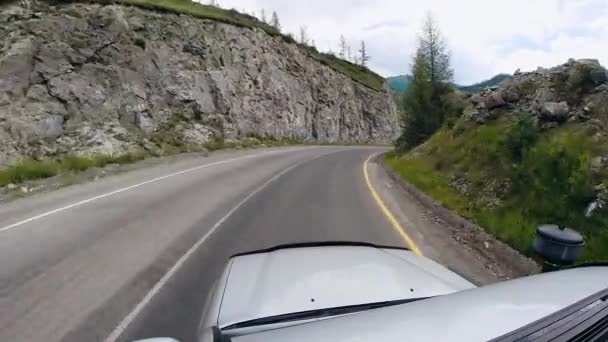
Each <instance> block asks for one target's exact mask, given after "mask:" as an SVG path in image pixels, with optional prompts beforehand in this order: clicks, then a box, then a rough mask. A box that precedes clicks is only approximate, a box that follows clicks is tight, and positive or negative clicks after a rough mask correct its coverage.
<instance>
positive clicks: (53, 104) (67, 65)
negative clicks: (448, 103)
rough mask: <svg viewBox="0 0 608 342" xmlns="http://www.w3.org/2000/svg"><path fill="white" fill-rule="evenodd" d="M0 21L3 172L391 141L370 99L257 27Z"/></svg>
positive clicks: (66, 9)
mask: <svg viewBox="0 0 608 342" xmlns="http://www.w3.org/2000/svg"><path fill="white" fill-rule="evenodd" d="M2 13H3V14H2V15H0V37H1V38H0V165H6V164H9V163H11V162H12V161H14V160H16V159H18V158H21V157H24V156H33V157H46V156H57V155H61V154H65V153H107V154H118V153H123V152H126V151H129V150H131V149H134V148H141V147H146V148H149V146H151V145H153V144H151V143H150V142H151V141H154V139H153V138H154V137H156V136H159V135H165V136H166V135H170V136H171V138H172V139H174V140H177V141H180V142H182V143H191V144H201V143H205V142H206V141H209V140H210V139H215V138H225V139H238V138H241V137H245V136H247V135H257V136H272V137H276V138H282V137H286V138H293V139H299V140H306V141H319V142H376V143H381V142H382V143H388V142H391V141H392V140H393V139H394V138H395V137H396V136H398V133H399V132H398V129H399V128H398V127H399V124H398V115H397V109H396V105H395V103H394V101H393V100H392V99H391V98H390V94H389V93H388V92H378V91H375V90H373V89H370V88H368V87H366V86H364V85H362V84H360V83H357V82H355V81H353V80H352V79H351V78H349V77H347V76H346V75H344V74H342V73H339V72H337V71H336V70H334V69H332V68H330V67H328V66H325V65H322V64H321V63H319V62H317V61H315V60H313V59H311V58H310V57H309V56H308V55H307V54H306V53H304V52H303V51H302V50H301V48H299V47H298V46H296V45H294V44H289V43H286V42H285V41H283V39H281V37H271V36H269V35H268V34H266V33H265V32H261V31H259V30H255V29H253V30H252V29H248V28H241V27H236V26H232V25H227V24H222V23H219V22H215V21H211V20H204V19H198V18H193V17H190V16H187V15H177V14H170V13H157V12H152V11H148V10H144V9H140V8H137V7H123V6H117V5H108V6H102V5H95V4H70V5H61V6H57V7H48V8H47V9H45V10H41V9H37V10H36V11H29V10H24V9H21V8H19V7H18V6H13V5H4V6H3V7H2Z"/></svg>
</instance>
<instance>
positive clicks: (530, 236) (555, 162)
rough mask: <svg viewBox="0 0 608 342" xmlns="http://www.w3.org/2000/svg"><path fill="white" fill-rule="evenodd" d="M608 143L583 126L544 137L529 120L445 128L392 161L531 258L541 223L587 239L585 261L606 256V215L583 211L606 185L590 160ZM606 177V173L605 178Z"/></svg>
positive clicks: (426, 189)
mask: <svg viewBox="0 0 608 342" xmlns="http://www.w3.org/2000/svg"><path fill="white" fill-rule="evenodd" d="M599 150H603V151H602V152H603V153H606V152H608V149H606V146H600V145H597V144H593V143H592V142H591V141H590V139H589V138H588V135H587V134H585V132H584V131H581V130H579V129H578V128H577V127H573V126H565V127H562V128H559V129H555V130H553V131H550V132H547V134H540V133H539V132H538V131H537V130H536V129H535V128H534V127H533V126H532V125H531V124H530V123H529V119H528V118H527V117H525V118H523V119H517V118H515V117H508V118H503V119H501V120H498V121H496V122H493V123H491V124H487V125H483V126H478V127H466V128H464V127H460V128H453V129H449V128H444V129H442V130H440V131H439V132H438V133H437V134H435V135H434V136H433V137H432V138H431V139H430V140H429V141H428V142H427V143H426V144H425V145H424V146H421V147H420V148H419V149H417V150H416V151H414V152H412V153H411V154H410V155H406V156H403V155H398V154H392V155H389V156H388V157H387V158H386V162H387V164H388V165H389V167H391V168H392V169H393V170H394V171H396V172H397V173H398V174H399V175H400V176H401V177H403V178H404V179H405V180H407V181H409V182H411V183H412V184H414V185H415V186H416V187H418V188H419V189H421V190H422V191H424V192H426V193H427V194H429V195H430V196H431V197H433V198H435V199H436V200H438V201H440V202H441V203H442V205H444V206H445V207H447V208H449V209H451V210H454V211H455V212H457V213H458V214H460V215H461V216H463V217H466V218H468V219H470V220H472V221H474V222H476V223H477V224H479V225H480V226H482V227H484V228H485V229H487V230H488V231H489V232H491V233H492V234H494V235H495V236H497V237H498V238H499V239H501V240H503V241H505V242H506V243H508V244H510V245H511V246H513V247H514V248H516V249H517V250H519V251H521V252H523V253H524V254H526V255H529V256H533V255H534V252H533V250H532V241H533V240H534V237H535V231H536V227H538V225H540V224H547V223H553V224H561V225H565V226H568V227H572V228H574V229H576V230H578V231H579V232H581V233H582V234H583V235H584V236H585V240H586V246H585V249H584V255H583V258H582V260H581V261H591V260H608V248H607V247H606V246H608V231H607V230H606V229H605V227H606V226H608V215H607V214H606V213H598V214H597V215H593V216H591V217H587V216H586V215H585V212H586V210H587V206H588V205H589V202H590V200H591V199H592V198H593V196H594V188H595V187H597V186H598V185H599V184H598V183H601V181H600V180H598V178H597V175H596V176H594V175H592V172H591V171H590V170H591V160H592V156H593V155H594V154H596V153H600V151H599ZM600 178H601V177H600Z"/></svg>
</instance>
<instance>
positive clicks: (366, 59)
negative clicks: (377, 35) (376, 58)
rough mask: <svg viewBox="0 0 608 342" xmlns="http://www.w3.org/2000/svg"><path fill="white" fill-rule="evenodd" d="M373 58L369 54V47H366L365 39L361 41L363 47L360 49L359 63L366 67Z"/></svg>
mask: <svg viewBox="0 0 608 342" xmlns="http://www.w3.org/2000/svg"><path fill="white" fill-rule="evenodd" d="M370 59H371V57H370V56H369V55H368V54H367V49H366V47H365V41H363V40H362V41H361V48H360V49H359V64H361V66H364V67H366V66H367V62H369V60H370Z"/></svg>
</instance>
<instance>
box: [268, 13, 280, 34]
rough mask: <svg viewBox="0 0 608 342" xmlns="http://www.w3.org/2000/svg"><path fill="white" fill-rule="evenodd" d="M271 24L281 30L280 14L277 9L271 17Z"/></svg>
mask: <svg viewBox="0 0 608 342" xmlns="http://www.w3.org/2000/svg"><path fill="white" fill-rule="evenodd" d="M270 25H272V27H274V28H275V29H277V30H278V31H281V23H280V22H279V15H278V14H277V12H276V11H273V12H272V18H271V19H270Z"/></svg>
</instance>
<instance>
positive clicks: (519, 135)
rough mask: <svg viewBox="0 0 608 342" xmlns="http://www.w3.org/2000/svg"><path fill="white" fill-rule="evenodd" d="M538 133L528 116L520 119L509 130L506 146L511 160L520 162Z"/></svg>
mask: <svg viewBox="0 0 608 342" xmlns="http://www.w3.org/2000/svg"><path fill="white" fill-rule="evenodd" d="M538 137H539V133H538V130H537V129H536V127H535V126H534V123H533V122H532V120H531V119H530V118H529V117H525V118H523V119H520V120H519V121H518V122H517V123H516V124H515V125H514V126H513V127H512V128H511V130H509V133H508V134H507V139H506V146H507V148H508V150H509V154H510V157H511V160H513V161H515V162H520V161H521V160H522V159H523V158H524V157H525V155H526V154H527V153H528V151H529V150H530V149H531V148H532V146H534V144H535V143H536V141H537V140H538Z"/></svg>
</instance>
